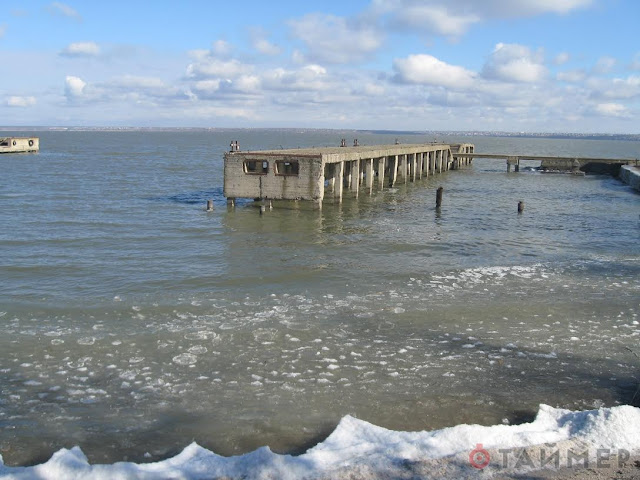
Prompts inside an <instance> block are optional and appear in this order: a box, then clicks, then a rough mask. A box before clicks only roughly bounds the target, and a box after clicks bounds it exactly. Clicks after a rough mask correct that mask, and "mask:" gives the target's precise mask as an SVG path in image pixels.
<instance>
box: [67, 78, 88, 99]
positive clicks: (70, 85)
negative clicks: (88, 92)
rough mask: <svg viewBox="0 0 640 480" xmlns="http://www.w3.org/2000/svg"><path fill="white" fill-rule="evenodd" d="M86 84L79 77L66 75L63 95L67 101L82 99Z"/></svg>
mask: <svg viewBox="0 0 640 480" xmlns="http://www.w3.org/2000/svg"><path fill="white" fill-rule="evenodd" d="M86 86H87V82H85V81H84V80H82V79H81V78H79V77H74V76H72V75H68V76H67V78H66V79H65V95H66V97H67V99H68V100H74V99H77V98H80V97H82V95H83V94H84V89H85V87H86Z"/></svg>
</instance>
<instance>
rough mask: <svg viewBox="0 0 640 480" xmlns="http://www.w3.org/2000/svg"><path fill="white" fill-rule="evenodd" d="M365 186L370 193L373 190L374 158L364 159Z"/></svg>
mask: <svg viewBox="0 0 640 480" xmlns="http://www.w3.org/2000/svg"><path fill="white" fill-rule="evenodd" d="M364 162H365V163H364V182H365V183H364V186H365V188H366V191H367V193H368V194H369V195H371V192H372V191H373V158H370V159H368V160H365V161H364Z"/></svg>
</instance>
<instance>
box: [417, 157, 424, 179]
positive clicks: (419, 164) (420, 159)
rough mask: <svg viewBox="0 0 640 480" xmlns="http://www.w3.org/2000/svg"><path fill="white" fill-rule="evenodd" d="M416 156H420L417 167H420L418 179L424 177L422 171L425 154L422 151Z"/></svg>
mask: <svg viewBox="0 0 640 480" xmlns="http://www.w3.org/2000/svg"><path fill="white" fill-rule="evenodd" d="M416 156H417V158H418V161H417V165H416V167H417V169H418V179H419V180H420V179H422V172H423V171H424V154H423V153H422V152H420V153H416Z"/></svg>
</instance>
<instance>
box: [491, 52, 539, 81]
mask: <svg viewBox="0 0 640 480" xmlns="http://www.w3.org/2000/svg"><path fill="white" fill-rule="evenodd" d="M482 75H483V76H484V77H486V78H489V79H496V80H502V81H505V82H525V83H535V82H539V81H541V80H543V79H544V78H545V77H546V75H547V68H546V67H545V66H544V65H543V58H542V54H541V53H540V52H537V53H533V52H531V50H530V49H529V48H528V47H525V46H523V45H517V44H505V43H499V44H497V45H496V47H495V49H494V50H493V53H492V54H491V56H490V57H489V60H488V61H487V63H486V64H485V65H484V68H483V70H482Z"/></svg>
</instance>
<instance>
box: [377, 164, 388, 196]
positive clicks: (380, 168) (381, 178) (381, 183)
mask: <svg viewBox="0 0 640 480" xmlns="http://www.w3.org/2000/svg"><path fill="white" fill-rule="evenodd" d="M386 161H387V157H380V158H379V159H378V188H379V189H380V190H382V189H383V188H384V170H385V168H386V165H385V163H386Z"/></svg>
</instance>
